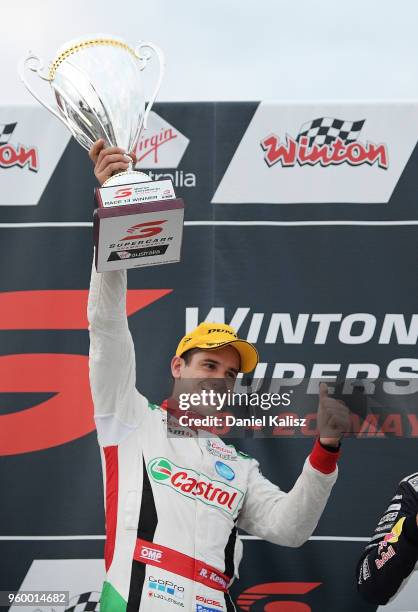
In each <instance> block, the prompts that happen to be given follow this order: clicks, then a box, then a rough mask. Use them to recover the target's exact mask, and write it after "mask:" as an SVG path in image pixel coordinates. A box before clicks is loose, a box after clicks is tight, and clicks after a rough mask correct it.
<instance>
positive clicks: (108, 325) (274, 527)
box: [88, 141, 345, 612]
mask: <svg viewBox="0 0 418 612" xmlns="http://www.w3.org/2000/svg"><path fill="white" fill-rule="evenodd" d="M90 155H91V158H92V159H93V161H94V162H95V174H96V177H97V178H98V180H99V182H103V180H104V179H105V178H107V177H108V176H110V175H111V174H112V173H113V172H115V171H117V170H123V169H125V168H126V167H127V163H126V159H125V158H124V156H123V152H121V151H120V150H118V149H115V148H110V149H106V150H105V149H104V148H103V144H101V142H100V141H99V142H98V143H96V145H95V146H94V147H93V149H92V150H91V154H90ZM126 287H127V275H126V272H125V271H112V272H105V273H102V274H98V273H97V272H96V271H95V268H94V265H93V268H92V274H91V284H90V292H89V302H88V318H89V331H90V361H89V364H90V383H91V390H92V395H93V401H94V410H95V422H96V427H97V435H98V441H99V444H100V451H101V459H102V466H103V480H104V493H105V514H106V544H105V554H104V556H105V568H106V581H105V583H104V586H103V591H102V597H101V605H100V609H101V612H121V611H124V612H125V611H128V612H138V611H139V610H140V611H141V612H142V611H147V612H148V611H149V612H154V611H157V610H158V611H164V610H168V611H169V610H175V609H180V610H185V611H187V612H190V611H193V612H206V611H218V612H220V611H226V612H228V611H230V610H235V607H234V605H233V603H232V601H231V598H230V596H229V594H228V588H229V586H230V584H231V583H232V581H233V579H234V576H237V575H238V573H237V568H238V564H239V561H240V558H241V556H242V544H241V542H240V540H239V538H238V537H237V528H238V527H240V528H242V529H244V530H245V531H247V532H248V533H250V534H253V535H255V536H259V537H260V538H264V539H266V540H268V541H270V542H273V543H276V544H281V545H283V546H292V547H297V546H301V545H302V544H303V543H304V542H305V541H306V540H307V539H308V538H309V537H310V535H311V534H312V532H313V530H314V529H315V527H316V525H317V523H318V520H319V518H320V516H321V514H322V511H323V509H324V507H325V504H326V502H327V500H328V497H329V494H330V492H331V489H332V486H333V484H334V482H335V480H336V478H337V466H336V462H337V458H338V455H339V450H338V449H339V438H340V436H341V431H342V427H344V425H341V424H340V425H338V423H337V426H335V427H334V429H333V431H335V432H337V433H336V435H335V438H327V439H325V438H324V439H322V438H321V440H317V441H316V443H315V445H314V448H313V451H312V453H311V454H310V456H309V457H308V458H307V459H306V461H305V463H304V466H303V470H302V473H301V474H300V476H299V478H298V479H297V481H296V483H295V485H294V486H293V488H292V489H291V490H290V491H289V492H288V493H285V492H283V491H281V490H280V489H279V487H277V486H276V485H274V484H272V483H271V482H269V481H268V480H267V479H266V478H264V477H263V475H262V474H261V472H260V469H259V464H258V462H257V461H256V460H255V459H252V458H251V457H249V456H247V455H245V454H243V453H240V452H239V451H237V450H236V449H235V448H234V447H232V446H229V445H226V444H224V443H223V442H222V440H220V439H219V438H217V437H215V436H214V437H209V438H208V437H207V436H204V435H201V434H202V432H201V431H198V430H197V431H194V430H190V435H189V437H185V436H184V435H182V436H178V437H176V435H173V436H171V437H169V436H168V435H167V410H166V409H165V408H166V406H165V405H164V404H163V405H162V406H158V405H156V404H153V403H151V402H150V401H149V400H148V399H147V398H145V397H144V396H143V395H142V394H141V393H140V392H139V391H138V390H137V389H136V367H135V353H134V345H133V341H132V337H131V334H130V332H129V328H128V322H127V316H126V303H125V298H126ZM211 325H212V326H213V328H214V329H213V330H211ZM211 331H214V335H212V336H210V332H211ZM214 337H217V338H218V343H217V344H218V346H213V339H214ZM209 340H210V341H211V344H209ZM192 345H193V346H194V347H196V346H198V347H201V348H200V349H199V350H198V352H197V354H194V355H193V356H192V358H191V360H190V361H188V362H186V360H185V357H184V358H183V357H182V355H185V352H186V349H187V348H188V347H190V346H192ZM209 346H210V347H211V348H210V350H205V347H206V348H208V347H209ZM208 355H209V356H208ZM256 363H257V352H256V350H255V348H254V347H252V345H249V343H246V342H244V341H238V339H237V336H236V334H235V332H234V330H233V329H232V328H230V327H229V326H227V325H219V324H203V326H202V324H201V326H199V328H197V329H196V330H194V332H192V333H191V334H188V336H186V337H185V338H183V340H182V341H181V342H180V344H179V347H178V349H177V354H176V356H175V357H173V360H172V363H171V371H172V374H173V377H174V378H175V379H178V378H180V377H181V376H184V377H185V378H187V377H189V378H193V377H197V376H201V372H202V371H204V373H205V376H206V377H208V378H210V377H212V376H213V377H218V378H226V377H229V376H233V377H234V376H236V374H237V371H238V370H241V371H249V370H251V369H253V368H254V367H255V365H256ZM343 408H344V407H343V406H342V405H341V404H340V403H339V402H338V401H337V400H334V399H332V398H328V397H327V389H326V385H322V388H321V400H320V408H319V411H318V418H321V419H322V420H325V421H327V419H331V420H333V419H334V420H333V424H334V425H335V410H336V412H337V413H338V411H339V410H340V412H341V414H342V421H344V414H345V413H344V410H343ZM332 415H333V416H332ZM337 421H338V417H337ZM330 422H331V421H330ZM182 433H183V434H184V429H183V430H182ZM337 434H338V435H337ZM321 442H322V443H321Z"/></svg>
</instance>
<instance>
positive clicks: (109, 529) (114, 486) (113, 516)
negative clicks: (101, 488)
mask: <svg viewBox="0 0 418 612" xmlns="http://www.w3.org/2000/svg"><path fill="white" fill-rule="evenodd" d="M103 451H104V456H105V463H106V492H105V495H106V544H105V549H104V558H105V568H106V572H107V571H108V570H109V567H110V566H111V564H112V560H113V553H114V552H115V540H116V525H117V516H118V447H117V446H106V447H105V448H104V449H103Z"/></svg>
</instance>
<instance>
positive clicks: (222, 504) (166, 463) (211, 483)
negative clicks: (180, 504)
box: [147, 457, 244, 516]
mask: <svg viewBox="0 0 418 612" xmlns="http://www.w3.org/2000/svg"><path fill="white" fill-rule="evenodd" d="M147 470H148V474H149V476H150V478H151V479H152V480H153V481H154V482H155V483H157V484H159V485H165V486H167V487H170V489H173V490H174V491H176V492H177V493H180V494H181V495H184V496H185V497H188V498H189V499H196V500H198V501H200V502H202V503H204V504H207V505H209V506H214V507H215V508H218V509H219V510H222V511H223V512H225V513H227V514H229V515H231V516H235V515H236V513H237V511H238V508H239V506H240V503H241V500H242V498H243V495H244V494H243V492H242V491H241V490H240V489H237V488H236V487H232V486H231V485H230V484H227V483H226V482H220V481H218V480H214V479H212V478H210V477H209V476H207V475H206V474H202V473H199V472H197V471H196V470H193V469H191V468H185V467H181V466H178V465H176V464H175V463H173V462H172V461H170V460H169V459H166V458H165V457H155V458H154V459H151V461H149V463H148V466H147Z"/></svg>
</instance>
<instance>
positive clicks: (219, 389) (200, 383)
mask: <svg viewBox="0 0 418 612" xmlns="http://www.w3.org/2000/svg"><path fill="white" fill-rule="evenodd" d="M239 368H240V357H239V353H238V351H236V350H235V349H234V348H233V347H232V346H230V345H228V346H223V347H221V348H219V349H212V350H210V351H205V350H199V351H198V352H196V353H194V354H193V355H192V356H191V357H190V359H189V361H188V363H186V362H185V360H184V359H182V358H181V357H173V359H172V362H171V373H172V375H173V377H174V379H175V385H174V393H173V396H176V397H178V396H179V394H180V393H201V392H202V391H203V390H205V391H207V392H209V391H211V390H213V391H214V392H216V393H226V392H227V391H228V389H229V390H231V391H232V390H233V388H234V383H235V379H236V378H237V375H238V372H239ZM216 406H217V404H216V403H215V404H214V405H210V406H203V405H200V406H194V407H193V410H194V411H195V412H199V413H200V414H215V413H216V412H217V410H216Z"/></svg>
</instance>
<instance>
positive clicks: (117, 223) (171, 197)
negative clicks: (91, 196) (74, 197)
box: [93, 180, 184, 272]
mask: <svg viewBox="0 0 418 612" xmlns="http://www.w3.org/2000/svg"><path fill="white" fill-rule="evenodd" d="M96 202H97V204H98V208H97V209H96V210H95V212H94V222H93V226H94V243H95V246H96V250H95V257H96V269H97V271H98V272H105V271H107V270H121V269H128V268H140V267H144V266H155V265H161V264H165V263H175V262H178V261H180V251H181V239H182V233H183V216H184V204H183V200H181V199H178V198H176V197H175V194H174V189H173V185H172V183H171V181H169V180H164V181H150V182H143V183H133V184H131V185H123V186H122V187H119V186H106V187H102V188H99V189H96Z"/></svg>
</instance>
